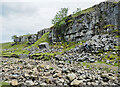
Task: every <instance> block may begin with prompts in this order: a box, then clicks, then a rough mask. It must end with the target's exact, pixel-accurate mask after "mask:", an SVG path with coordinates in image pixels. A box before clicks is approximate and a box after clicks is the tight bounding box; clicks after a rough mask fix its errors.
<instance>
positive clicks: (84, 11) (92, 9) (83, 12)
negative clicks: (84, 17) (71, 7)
mask: <svg viewBox="0 0 120 87" xmlns="http://www.w3.org/2000/svg"><path fill="white" fill-rule="evenodd" d="M91 11H94V7H90V8H87V9H85V10H82V11H79V12H77V13H75V14H73V16H72V17H77V16H79V15H81V14H85V13H89V12H91Z"/></svg>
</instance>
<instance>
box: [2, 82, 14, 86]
mask: <svg viewBox="0 0 120 87" xmlns="http://www.w3.org/2000/svg"><path fill="white" fill-rule="evenodd" d="M0 87H12V86H10V84H9V83H7V82H0Z"/></svg>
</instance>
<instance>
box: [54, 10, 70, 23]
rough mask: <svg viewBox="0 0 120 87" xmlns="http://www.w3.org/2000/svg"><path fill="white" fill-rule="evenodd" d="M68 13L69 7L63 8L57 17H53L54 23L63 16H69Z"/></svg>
mask: <svg viewBox="0 0 120 87" xmlns="http://www.w3.org/2000/svg"><path fill="white" fill-rule="evenodd" d="M67 14H68V8H61V10H60V11H59V12H57V14H56V15H55V17H54V18H53V19H52V24H56V23H58V22H60V21H61V20H62V19H63V18H65V17H67Z"/></svg>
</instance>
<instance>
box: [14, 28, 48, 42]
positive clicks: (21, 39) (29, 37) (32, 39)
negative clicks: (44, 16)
mask: <svg viewBox="0 0 120 87" xmlns="http://www.w3.org/2000/svg"><path fill="white" fill-rule="evenodd" d="M49 31H50V29H49V28H45V29H43V30H40V31H38V32H37V34H30V35H23V36H19V37H17V38H16V39H15V40H14V41H15V42H20V43H24V42H26V41H28V43H29V44H33V43H35V42H36V41H37V40H38V39H40V38H41V36H42V35H43V34H45V33H46V32H49Z"/></svg>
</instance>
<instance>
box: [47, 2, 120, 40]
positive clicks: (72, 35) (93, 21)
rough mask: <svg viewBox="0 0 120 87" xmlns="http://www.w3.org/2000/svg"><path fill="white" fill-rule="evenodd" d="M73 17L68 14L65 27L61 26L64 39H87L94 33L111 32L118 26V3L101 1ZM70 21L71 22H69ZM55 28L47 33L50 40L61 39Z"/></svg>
mask: <svg viewBox="0 0 120 87" xmlns="http://www.w3.org/2000/svg"><path fill="white" fill-rule="evenodd" d="M87 10H89V12H86V13H81V14H80V15H77V16H75V17H74V15H70V16H69V17H68V19H67V20H66V21H67V22H66V24H67V27H66V28H62V30H61V33H63V37H64V39H65V41H76V42H77V41H80V40H88V39H90V38H92V36H94V35H98V34H105V33H109V34H112V31H113V30H117V29H118V28H119V27H120V26H119V24H118V23H120V19H119V18H120V17H118V16H119V15H120V13H119V10H120V3H113V2H102V3H100V4H98V5H95V6H93V7H91V8H89V9H86V11H87ZM71 21H72V22H71ZM56 30H57V29H56V28H55V27H53V28H52V31H51V32H50V34H49V39H51V41H52V42H56V41H61V40H62V39H61V38H57V35H58V33H57V31H56Z"/></svg>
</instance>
